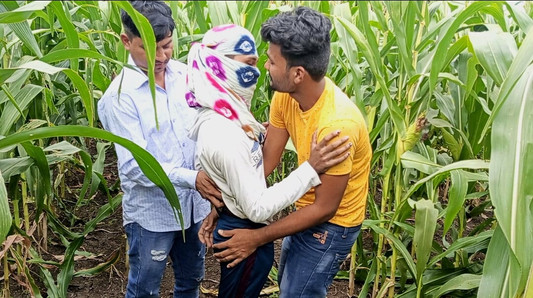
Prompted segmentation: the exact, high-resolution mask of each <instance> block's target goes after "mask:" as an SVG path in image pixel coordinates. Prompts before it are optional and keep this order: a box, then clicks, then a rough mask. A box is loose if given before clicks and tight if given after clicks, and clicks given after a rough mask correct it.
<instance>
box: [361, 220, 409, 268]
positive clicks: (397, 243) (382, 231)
mask: <svg viewBox="0 0 533 298" xmlns="http://www.w3.org/2000/svg"><path fill="white" fill-rule="evenodd" d="M378 224H379V223H377V222H376V221H373V220H365V221H364V222H363V227H368V228H371V229H372V230H374V232H376V233H378V234H383V235H384V236H385V237H386V238H387V239H388V240H389V241H390V242H391V243H392V245H394V246H395V247H396V249H397V250H398V252H399V253H400V255H401V256H402V257H403V258H404V259H405V262H406V263H407V266H408V269H409V271H410V272H411V275H412V276H417V274H416V266H415V262H414V261H413V258H412V257H411V255H410V254H409V251H407V248H406V247H405V245H404V244H403V243H402V241H400V239H398V238H397V237H396V236H394V235H393V234H392V233H391V232H389V231H388V230H386V229H383V228H381V227H380V226H378Z"/></svg>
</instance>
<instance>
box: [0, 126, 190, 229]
mask: <svg viewBox="0 0 533 298" xmlns="http://www.w3.org/2000/svg"><path fill="white" fill-rule="evenodd" d="M58 136H83V137H91V138H98V139H104V140H107V141H110V142H114V143H116V144H119V145H121V146H123V147H124V148H126V149H128V150H130V151H131V153H132V155H133V157H134V158H135V160H136V161H137V163H138V164H139V167H140V168H141V170H142V171H143V173H144V174H145V175H146V177H147V178H148V179H150V180H151V181H152V182H154V184H155V185H157V186H158V187H160V188H161V190H162V191H163V193H164V194H165V196H166V197H167V199H168V200H169V203H170V205H171V206H172V208H173V210H174V215H175V217H176V221H177V222H179V223H180V225H181V226H183V216H182V214H181V206H180V203H179V199H178V195H177V194H176V190H175V189H174V186H173V185H172V183H171V182H170V180H169V178H168V176H167V174H166V173H165V171H164V170H163V168H162V167H161V165H160V164H159V162H158V161H157V160H156V159H155V158H154V157H153V156H152V155H151V154H150V153H148V152H147V151H146V150H144V149H143V148H141V147H140V146H139V145H137V144H135V143H133V142H132V141H130V140H127V139H124V138H121V137H119V136H116V135H114V134H112V133H110V132H108V131H105V130H102V129H98V128H93V127H86V126H78V125H63V126H56V127H43V128H37V129H34V130H30V131H24V132H18V133H15V134H12V135H9V136H7V137H6V138H4V139H0V149H1V148H4V147H7V146H11V145H14V144H19V143H22V142H26V141H30V140H35V139H41V138H50V137H58Z"/></svg>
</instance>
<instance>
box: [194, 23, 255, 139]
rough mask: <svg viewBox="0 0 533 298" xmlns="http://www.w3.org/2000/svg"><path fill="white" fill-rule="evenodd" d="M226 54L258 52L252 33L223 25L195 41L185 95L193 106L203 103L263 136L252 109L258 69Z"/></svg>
mask: <svg viewBox="0 0 533 298" xmlns="http://www.w3.org/2000/svg"><path fill="white" fill-rule="evenodd" d="M226 55H256V56H257V50H256V48H255V40H254V37H253V36H252V34H251V33H250V32H249V31H248V30H246V29H244V28H243V27H240V26H237V25H221V26H217V27H214V28H212V29H211V30H209V31H208V32H206V33H205V35H204V38H203V39H202V43H195V44H193V45H192V47H191V50H190V51H189V56H188V78H187V86H188V88H189V90H190V92H188V93H187V94H186V95H185V97H186V99H187V103H188V104H189V106H191V107H204V108H209V109H212V110H214V111H216V112H217V113H218V114H220V115H222V116H224V117H226V118H228V119H230V120H232V121H233V122H234V123H236V124H237V125H239V126H240V127H242V129H243V130H244V131H245V133H246V135H248V137H250V138H251V139H254V140H257V141H258V140H260V139H261V138H262V134H263V133H264V131H265V128H264V127H263V125H262V124H261V123H259V122H257V120H255V118H254V116H253V115H252V113H251V112H250V103H251V100H252V96H253V94H254V90H255V87H256V84H257V79H258V78H259V74H260V73H259V69H257V67H253V66H250V65H248V64H245V63H242V62H239V61H236V60H233V59H231V58H229V57H227V56H226Z"/></svg>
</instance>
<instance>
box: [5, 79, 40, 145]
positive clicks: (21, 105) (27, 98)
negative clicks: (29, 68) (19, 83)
mask: <svg viewBox="0 0 533 298" xmlns="http://www.w3.org/2000/svg"><path fill="white" fill-rule="evenodd" d="M42 90H43V87H41V86H36V85H32V84H27V85H25V86H24V87H23V88H22V89H20V90H18V91H17V92H16V93H14V94H13V97H14V98H15V99H16V100H17V105H18V107H16V106H15V105H13V104H11V103H10V104H9V105H7V106H5V108H4V110H3V111H2V115H0V135H6V134H7V133H8V132H9V130H10V129H11V127H12V126H13V124H15V122H17V121H18V120H19V119H20V116H21V115H20V113H19V112H18V111H17V110H18V109H20V110H22V111H25V110H26V108H27V107H28V105H29V104H30V103H31V102H32V101H33V99H34V98H35V97H36V96H37V95H38V94H39V93H41V91H42ZM17 108H18V109H17Z"/></svg>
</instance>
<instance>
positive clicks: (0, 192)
mask: <svg viewBox="0 0 533 298" xmlns="http://www.w3.org/2000/svg"><path fill="white" fill-rule="evenodd" d="M1 173H2V171H0V174H1ZM11 218H12V217H11V211H10V210H9V200H8V198H7V190H6V185H5V182H4V178H2V175H0V245H2V244H3V243H4V240H6V237H7V233H8V232H9V229H10V228H11Z"/></svg>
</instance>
